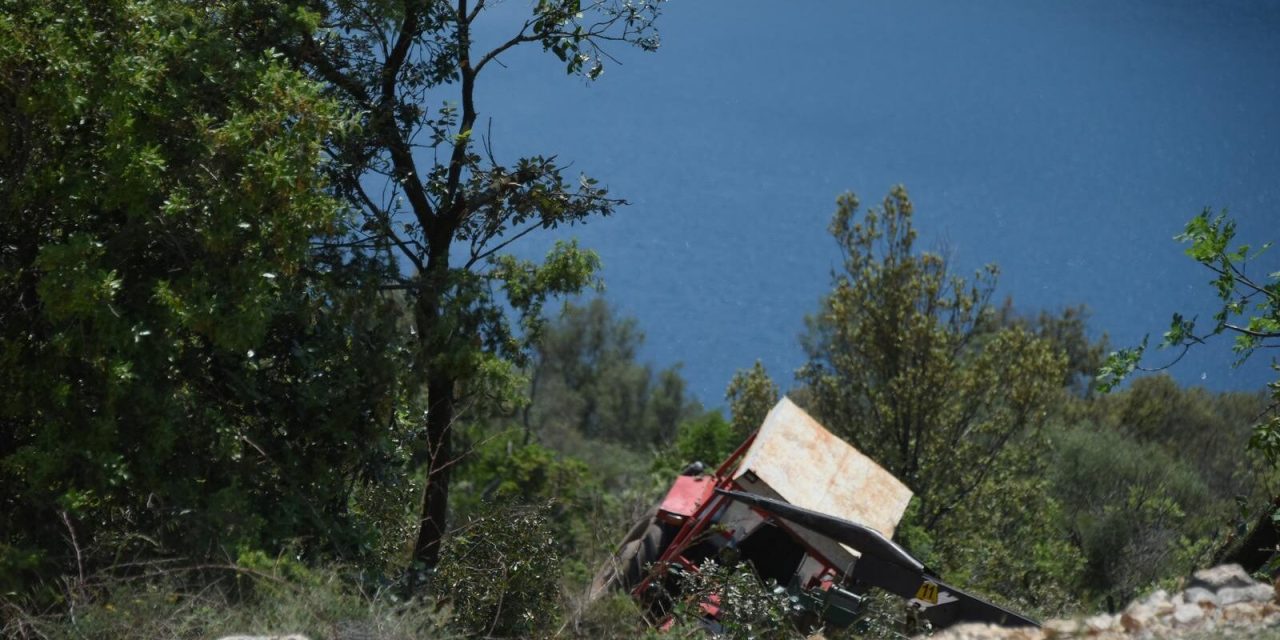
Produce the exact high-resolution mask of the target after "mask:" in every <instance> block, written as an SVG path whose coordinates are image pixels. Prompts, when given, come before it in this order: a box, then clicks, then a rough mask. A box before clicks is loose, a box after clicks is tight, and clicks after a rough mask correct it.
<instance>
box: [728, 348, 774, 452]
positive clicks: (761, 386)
mask: <svg viewBox="0 0 1280 640" xmlns="http://www.w3.org/2000/svg"><path fill="white" fill-rule="evenodd" d="M724 396H725V400H727V401H728V402H729V414H730V415H731V416H733V432H734V433H735V434H736V435H737V436H738V439H739V440H743V439H746V437H747V436H748V435H750V434H752V433H754V432H755V430H756V429H759V428H760V425H761V424H764V418H765V416H767V415H769V410H770V409H772V408H773V406H774V405H775V404H778V397H779V394H778V385H776V384H774V382H773V380H772V379H770V378H769V374H768V372H766V371H765V369H764V365H763V364H761V363H760V361H759V360H757V361H756V363H755V364H754V365H752V367H751V369H749V370H746V371H738V372H737V373H735V374H733V379H732V380H730V381H729V388H728V389H726V390H725V393H724Z"/></svg>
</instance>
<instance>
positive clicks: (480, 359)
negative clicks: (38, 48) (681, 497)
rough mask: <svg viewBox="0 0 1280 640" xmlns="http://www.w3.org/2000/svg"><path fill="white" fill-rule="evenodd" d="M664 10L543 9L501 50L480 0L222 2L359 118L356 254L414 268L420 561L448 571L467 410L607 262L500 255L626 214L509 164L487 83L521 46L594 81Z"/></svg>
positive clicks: (525, 166)
mask: <svg viewBox="0 0 1280 640" xmlns="http://www.w3.org/2000/svg"><path fill="white" fill-rule="evenodd" d="M658 2H659V0H639V1H636V0H598V1H594V2H589V3H582V2H580V1H579V0H540V1H539V2H537V3H535V4H534V6H533V8H532V11H531V14H530V15H529V16H528V18H526V19H525V20H524V21H523V22H522V23H521V25H520V27H519V28H518V29H516V30H514V33H512V34H510V36H509V37H508V38H507V39H506V40H502V41H500V44H498V45H496V46H494V47H493V48H491V49H488V50H477V49H476V47H475V45H474V42H473V39H472V33H473V29H474V27H475V25H476V23H477V21H478V20H481V19H482V17H483V16H484V15H485V14H486V13H487V9H488V8H489V7H488V6H487V5H486V2H485V0H475V2H474V3H472V2H470V1H469V0H457V2H456V3H453V4H451V3H447V2H441V1H432V2H421V1H417V0H401V1H393V2H381V1H379V2H375V1H372V0H365V1H357V2H349V1H338V0H295V1H294V2H288V3H278V2H261V1H259V0H223V1H222V2H219V3H217V6H218V7H219V9H218V10H219V11H222V12H224V13H225V15H226V16H227V20H228V22H229V23H230V24H232V25H234V26H235V28H236V29H237V33H238V36H239V38H240V39H241V42H242V43H243V44H244V46H246V47H247V48H249V49H250V50H266V49H268V48H272V47H274V48H277V49H279V50H280V51H282V52H284V53H285V55H286V56H287V57H288V59H289V60H291V61H292V62H293V63H294V64H295V65H297V67H298V68H299V69H302V70H304V71H305V72H307V73H308V74H311V75H312V76H313V77H315V78H317V79H318V80H320V81H322V82H324V83H325V84H326V85H327V87H328V95H329V96H331V97H333V98H335V99H337V100H339V101H340V102H341V103H342V104H344V105H345V106H347V107H348V108H349V109H351V110H353V111H354V112H358V113H360V114H361V122H360V125H361V127H360V135H358V136H354V137H349V138H344V139H342V140H335V141H334V143H333V144H332V145H331V146H330V149H329V152H330V153H331V154H332V155H333V156H334V157H335V158H337V159H338V160H339V162H338V163H337V164H336V165H335V172H334V185H335V187H336V188H337V192H338V193H339V194H340V195H341V196H342V197H343V198H344V199H345V200H346V201H347V202H348V204H349V205H350V206H351V207H352V208H353V209H355V210H356V212H357V213H358V214H359V215H360V216H361V217H362V219H363V224H362V225H361V226H360V228H359V229H358V230H356V231H354V232H353V233H351V234H350V235H349V237H348V238H346V239H345V241H344V242H345V244H346V245H347V246H348V247H349V248H351V249H353V250H356V249H359V250H371V251H374V252H377V253H380V254H384V255H394V256H395V259H396V260H397V261H399V262H400V263H401V264H402V265H404V266H405V269H404V270H403V271H402V272H400V273H397V274H395V275H394V277H391V278H389V279H388V281H387V282H386V283H384V286H386V287H393V288H397V289H399V290H402V291H404V292H405V293H406V295H407V297H408V299H409V301H410V305H411V308H412V311H413V317H414V323H415V334H414V340H415V345H414V348H415V353H416V356H415V360H414V364H413V372H414V374H415V375H416V376H419V378H420V380H422V382H423V387H424V390H425V402H426V405H425V417H424V423H425V424H424V431H425V433H424V437H423V438H422V439H421V441H420V442H419V444H418V445H417V453H418V456H419V457H420V458H421V459H423V460H425V464H426V468H427V481H426V486H425V488H424V491H423V496H422V517H421V526H420V529H419V535H418V538H417V543H416V545H415V550H414V559H415V561H417V562H418V563H419V564H421V565H425V566H433V565H435V564H436V561H437V558H438V551H439V545H440V539H441V536H442V535H443V534H444V532H445V524H446V520H445V518H446V510H447V503H448V495H449V478H450V469H451V468H452V465H453V462H454V452H453V448H452V436H451V430H452V429H453V425H454V422H455V420H456V419H457V417H458V411H459V408H460V407H461V406H464V403H466V402H469V401H470V400H472V399H477V398H484V397H485V396H486V395H490V396H491V395H494V394H495V393H500V391H501V390H504V389H506V390H510V388H511V386H510V384H509V380H510V378H511V376H512V375H513V373H514V371H515V369H516V368H517V367H518V366H520V365H522V364H524V362H525V359H526V355H527V351H526V347H527V345H528V344H529V343H530V340H531V338H533V337H534V336H536V333H537V330H538V325H539V322H540V319H541V317H542V315H541V308H542V306H543V304H544V302H545V301H546V299H547V298H548V297H549V296H552V295H556V294H564V293H573V292H577V291H579V290H581V289H582V288H583V287H584V286H585V285H587V284H588V283H589V282H591V278H592V273H593V272H594V270H595V269H596V267H597V260H596V258H595V256H594V255H592V254H590V253H588V252H584V251H582V250H580V249H579V248H578V247H577V246H576V245H575V244H572V243H568V244H558V245H557V246H556V248H555V249H554V250H552V252H551V253H550V254H549V255H548V256H547V259H546V260H545V262H543V263H542V264H541V265H538V264H534V263H531V262H528V261H522V260H517V259H515V258H512V257H510V256H503V255H501V252H502V251H503V250H504V249H505V248H506V247H508V246H509V245H510V244H511V243H513V242H515V241H517V240H519V239H520V238H522V237H524V236H526V235H528V234H530V233H533V232H535V231H537V230H539V229H551V228H555V227H558V226H561V225H572V224H576V223H579V222H583V221H585V220H586V219H588V218H589V217H591V216H596V215H608V214H610V213H612V212H613V211H614V209H615V208H616V207H617V206H618V205H620V204H622V201H620V200H617V199H613V198H610V197H609V196H608V194H607V192H606V190H605V189H604V188H602V187H600V186H599V185H598V184H597V182H596V181H595V180H593V179H590V178H587V177H585V176H584V177H581V178H579V179H577V180H574V181H572V183H570V181H567V180H566V178H565V177H564V169H563V167H562V166H561V165H560V164H558V163H557V161H556V158H555V157H554V156H533V157H528V158H520V159H518V160H516V161H514V162H512V163H510V164H503V163H501V162H499V160H498V159H497V158H496V157H495V154H494V152H493V147H492V145H491V144H489V142H491V141H488V140H486V141H484V143H483V144H482V141H481V136H480V135H479V133H478V132H477V131H476V125H477V123H478V122H479V120H478V118H479V115H480V111H479V105H477V103H476V99H475V88H476V83H477V82H478V81H479V79H480V77H481V75H482V73H483V72H484V71H485V70H486V69H488V68H490V67H492V66H493V65H495V64H498V60H499V58H500V56H502V55H503V54H504V53H505V52H507V51H509V50H511V49H512V48H514V47H518V46H522V45H533V46H540V47H542V49H543V50H544V51H549V52H550V53H552V54H553V55H554V56H555V57H556V58H558V59H559V60H560V61H561V62H562V63H563V64H564V65H565V68H566V70H567V71H568V72H570V73H582V74H584V75H585V76H586V77H588V78H592V79H594V78H596V77H598V76H599V75H600V73H601V71H602V70H603V61H604V60H606V59H609V56H608V53H607V52H606V51H605V49H604V47H605V46H607V45H609V44H613V43H622V44H628V45H635V46H638V47H640V48H642V49H645V50H653V49H656V48H657V46H658V41H657V38H656V35H655V32H654V29H653V23H654V20H655V19H656V18H657V16H658V13H659V4H658ZM384 185H385V188H384ZM508 310H510V313H508Z"/></svg>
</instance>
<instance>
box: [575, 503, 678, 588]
mask: <svg viewBox="0 0 1280 640" xmlns="http://www.w3.org/2000/svg"><path fill="white" fill-rule="evenodd" d="M656 516H657V509H651V510H650V511H649V512H648V513H646V514H645V515H644V516H643V517H642V518H640V519H639V520H637V521H636V523H635V525H634V526H632V527H631V530H630V531H629V532H627V536H626V537H625V538H623V541H622V544H621V545H620V546H619V547H618V550H617V551H616V552H615V553H614V554H613V557H611V558H609V559H608V560H606V561H605V563H604V564H603V565H601V567H600V569H599V570H598V571H597V572H596V575H595V579H593V580H592V581H591V591H590V594H589V598H590V599H591V600H594V599H596V598H598V597H600V596H601V595H603V594H604V593H605V592H606V591H608V590H610V589H620V590H622V591H630V590H631V589H633V588H635V586H636V585H638V584H640V581H641V580H643V579H644V577H645V572H646V571H647V570H648V568H649V566H650V565H652V564H653V563H654V562H657V560H658V558H660V557H662V552H663V551H665V550H666V548H667V545H668V544H670V543H671V535H670V533H671V532H670V529H669V528H668V527H664V526H663V525H662V523H660V522H658V521H657V518H656Z"/></svg>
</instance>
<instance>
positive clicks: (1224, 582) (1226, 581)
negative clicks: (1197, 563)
mask: <svg viewBox="0 0 1280 640" xmlns="http://www.w3.org/2000/svg"><path fill="white" fill-rule="evenodd" d="M1253 584H1256V583H1255V582H1254V580H1253V578H1251V577H1249V574H1248V572H1246V571H1245V570H1244V569H1243V568H1241V567H1240V565H1238V564H1224V565H1221V566H1217V567H1214V568H1212V569H1201V570H1199V571H1197V572H1195V573H1194V574H1193V575H1192V576H1191V583H1190V584H1189V585H1188V586H1191V587H1204V588H1205V589H1208V590H1210V591H1218V590H1219V589H1223V588H1225V587H1248V586H1250V585H1253Z"/></svg>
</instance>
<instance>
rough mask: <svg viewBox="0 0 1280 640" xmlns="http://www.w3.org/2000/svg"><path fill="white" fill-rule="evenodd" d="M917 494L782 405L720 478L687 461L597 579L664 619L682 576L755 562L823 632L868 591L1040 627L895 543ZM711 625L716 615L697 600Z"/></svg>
mask: <svg viewBox="0 0 1280 640" xmlns="http://www.w3.org/2000/svg"><path fill="white" fill-rule="evenodd" d="M911 496H912V493H911V490H910V489H908V488H907V487H906V486H905V485H904V484H902V483H901V482H900V481H898V479H897V478H895V477H894V476H893V475H892V474H890V473H889V472H888V471H885V470H884V469H883V468H881V467H880V465H878V464H876V463H875V461H873V460H871V459H870V458H868V457H867V456H865V455H863V454H862V453H861V452H859V451H858V450H857V449H855V448H853V447H852V446H850V445H849V444H848V443H846V442H844V441H843V440H841V439H840V438H837V437H836V436H834V435H832V434H831V433H830V432H829V431H827V430H826V429H825V428H823V427H822V425H820V424H818V422H817V421H816V420H814V419H813V418H812V417H810V416H809V415H808V414H807V413H805V412H804V411H803V410H802V409H800V408H799V407H798V406H796V405H795V404H794V403H792V402H791V401H790V400H788V399H786V398H783V399H782V401H781V402H779V403H778V404H777V405H776V406H775V407H774V408H773V410H772V411H770V412H769V415H768V416H767V417H766V418H765V421H764V424H762V425H761V426H760V428H759V430H757V431H756V432H755V433H754V434H753V435H752V436H751V437H749V438H748V439H747V441H746V442H744V443H743V444H742V445H741V446H739V447H738V449H737V450H736V451H734V452H733V453H732V454H731V455H730V456H729V458H728V459H727V460H725V461H724V462H723V463H722V464H721V465H720V466H719V467H718V468H716V469H715V470H714V471H712V472H709V473H708V472H706V471H705V470H704V469H703V468H702V466H701V465H700V464H695V465H691V466H690V468H688V469H686V470H685V472H684V473H683V474H682V475H681V476H680V477H678V478H677V479H676V481H675V483H674V484H673V485H672V487H671V489H670V490H669V491H668V492H667V495H666V497H665V498H663V500H662V502H661V503H660V504H659V505H658V506H657V507H655V508H654V509H653V510H651V511H650V512H649V513H648V514H646V516H645V517H644V518H641V520H640V521H639V522H637V523H636V525H635V526H634V527H633V528H632V529H631V531H630V532H628V534H627V535H626V537H625V538H624V539H623V541H622V543H621V544H620V545H619V547H618V549H617V551H616V553H615V554H614V556H613V558H612V560H611V561H610V562H608V563H607V564H606V566H604V567H602V568H601V570H600V572H599V573H598V574H597V576H596V579H595V581H594V583H593V584H592V591H593V596H598V595H600V594H601V593H603V592H605V591H606V590H608V589H610V588H616V589H622V590H625V591H627V592H628V593H630V594H631V595H632V596H633V597H635V598H637V599H638V600H639V601H641V602H642V603H643V604H644V606H645V607H646V608H647V610H648V611H649V612H650V613H651V614H652V615H653V616H654V617H655V618H656V619H657V620H661V619H662V618H663V617H664V616H665V615H666V612H667V611H668V609H669V606H670V605H671V603H672V601H673V599H675V598H679V597H680V594H679V590H680V585H681V583H682V581H681V580H680V579H679V577H680V576H681V575H682V574H688V573H692V572H697V571H698V568H699V566H700V565H701V564H702V562H703V561H704V560H706V559H713V560H725V559H734V560H737V561H746V562H749V563H751V565H752V567H753V569H754V571H755V573H756V575H758V576H759V577H760V578H761V579H762V580H764V581H774V582H776V583H777V584H778V585H781V586H783V587H785V588H786V589H787V591H788V592H790V594H791V596H792V599H793V601H794V602H797V603H800V606H801V607H802V608H803V609H804V610H805V611H806V613H808V614H809V615H811V616H814V617H816V618H817V619H819V620H821V622H822V624H823V625H828V626H847V625H848V624H850V623H852V622H853V621H855V620H856V619H857V618H858V616H859V615H860V613H861V611H862V608H863V605H864V603H865V601H866V598H867V596H868V593H869V591H870V590H871V589H872V588H878V589H883V590H884V591H887V592H889V593H892V594H895V595H898V596H900V597H902V598H904V599H906V600H907V601H908V602H909V605H910V606H911V607H913V608H915V609H916V610H918V612H919V614H920V616H921V617H923V618H924V619H926V620H928V621H929V622H930V623H931V624H932V625H933V626H934V627H945V626H949V625H951V624H955V623H957V622H987V623H994V624H999V625H1005V626H1036V625H1037V623H1036V622H1035V621H1033V620H1031V619H1029V618H1026V617H1024V616H1022V615H1019V614H1017V613H1014V612H1012V611H1009V610H1007V609H1004V608H1002V607H999V606H997V605H995V604H992V603H990V602H987V601H985V600H983V599H982V598H979V597H977V596H974V595H972V594H969V593H966V592H964V591H961V590H960V589H957V588H955V587H953V586H951V585H949V584H947V583H946V582H944V581H943V580H942V579H941V578H940V577H939V576H938V575H937V573H936V572H934V571H932V570H930V569H929V568H928V567H926V566H925V565H924V564H923V563H922V562H920V561H919V560H918V559H916V558H915V557H913V556H912V555H911V554H910V553H908V552H907V551H906V550H905V549H903V548H902V547H901V546H899V545H898V544H897V543H895V542H893V540H892V537H893V532H894V528H895V527H897V525H898V521H899V520H901V519H902V514H903V512H904V511H905V510H906V508H907V503H908V502H910V500H911ZM700 604H701V608H702V611H703V613H704V615H705V617H706V619H707V621H708V622H709V623H711V624H714V623H715V618H716V616H717V615H718V609H717V607H716V605H715V603H714V602H703V603H700Z"/></svg>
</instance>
